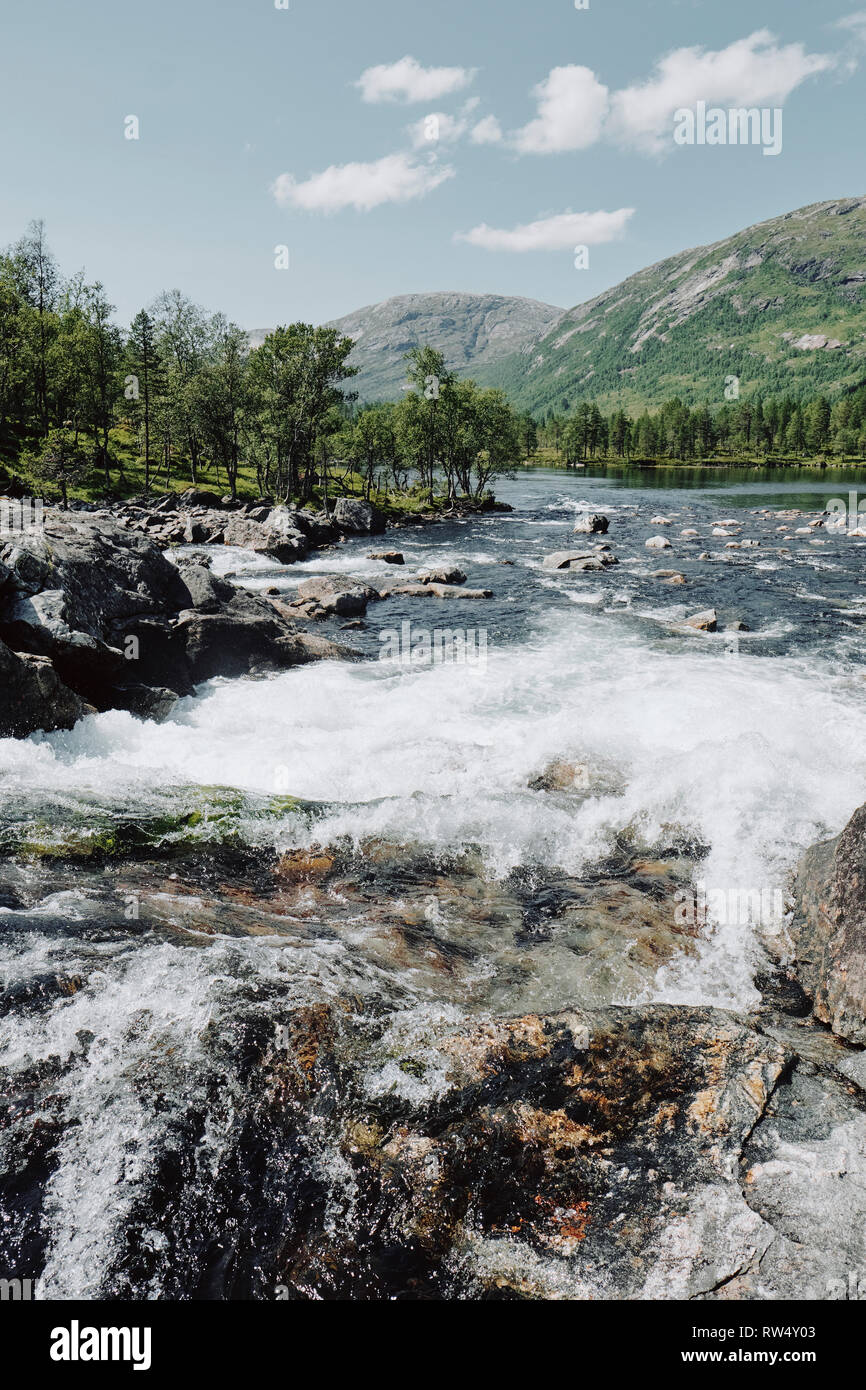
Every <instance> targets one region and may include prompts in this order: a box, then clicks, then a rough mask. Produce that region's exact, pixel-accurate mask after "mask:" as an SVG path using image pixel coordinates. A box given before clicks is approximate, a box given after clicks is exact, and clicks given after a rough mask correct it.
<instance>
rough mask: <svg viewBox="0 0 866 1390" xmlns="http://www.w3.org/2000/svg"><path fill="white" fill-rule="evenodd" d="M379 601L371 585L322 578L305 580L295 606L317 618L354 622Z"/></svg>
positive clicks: (296, 596)
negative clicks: (335, 618)
mask: <svg viewBox="0 0 866 1390" xmlns="http://www.w3.org/2000/svg"><path fill="white" fill-rule="evenodd" d="M378 597H379V593H378V591H377V590H376V589H374V588H373V587H372V586H371V585H369V584H359V583H356V582H354V581H352V580H351V579H348V580H347V579H341V578H339V577H337V576H332V575H321V576H316V578H314V579H305V580H304V582H303V584H300V585H299V586H298V588H297V591H296V595H295V600H294V602H295V604H299V605H301V606H302V607H304V608H306V609H307V610H308V611H309V613H310V615H311V616H314V617H317V618H329V617H333V616H337V617H341V618H350V617H356V616H358V615H360V614H363V613H366V611H367V605H368V603H371V602H373V601H374V600H375V599H378Z"/></svg>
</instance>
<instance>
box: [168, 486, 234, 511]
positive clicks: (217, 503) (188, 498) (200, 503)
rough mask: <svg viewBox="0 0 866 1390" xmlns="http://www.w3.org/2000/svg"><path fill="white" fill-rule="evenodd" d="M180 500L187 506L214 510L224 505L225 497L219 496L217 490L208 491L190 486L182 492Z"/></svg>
mask: <svg viewBox="0 0 866 1390" xmlns="http://www.w3.org/2000/svg"><path fill="white" fill-rule="evenodd" d="M229 500H231V499H229ZM180 501H181V502H182V503H183V505H184V506H185V507H186V508H189V507H207V508H208V509H209V510H213V511H218V510H219V508H220V507H222V505H223V498H222V497H218V496H217V494H216V493H215V492H206V491H204V490H203V489H201V488H195V487H188V488H187V489H186V492H182V493H181V494H180Z"/></svg>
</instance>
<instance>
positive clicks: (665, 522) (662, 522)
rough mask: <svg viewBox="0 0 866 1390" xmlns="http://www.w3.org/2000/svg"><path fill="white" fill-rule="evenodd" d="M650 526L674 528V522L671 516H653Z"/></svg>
mask: <svg viewBox="0 0 866 1390" xmlns="http://www.w3.org/2000/svg"><path fill="white" fill-rule="evenodd" d="M649 524H650V526H672V525H673V522H672V521H671V519H670V517H669V516H651V517H650V522H649Z"/></svg>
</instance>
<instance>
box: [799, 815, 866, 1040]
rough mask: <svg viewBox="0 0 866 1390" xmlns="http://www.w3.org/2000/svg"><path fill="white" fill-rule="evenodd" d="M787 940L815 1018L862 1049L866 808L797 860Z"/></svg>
mask: <svg viewBox="0 0 866 1390" xmlns="http://www.w3.org/2000/svg"><path fill="white" fill-rule="evenodd" d="M795 902H796V908H795V911H794V916H793V921H792V924H791V938H792V941H793V945H794V952H795V961H796V970H797V975H798V978H799V980H800V983H801V984H802V986H803V988H804V989H805V991H806V993H807V994H808V995H809V997H810V998H811V999H813V1000H814V1009H815V1015H816V1017H817V1018H819V1019H820V1020H821V1021H822V1022H823V1023H828V1024H829V1025H830V1027H831V1028H832V1030H833V1032H834V1033H836V1034H838V1035H839V1036H840V1037H842V1038H846V1039H847V1040H848V1041H849V1042H855V1043H859V1044H860V1045H861V1046H863V1045H866V806H861V807H860V809H859V810H857V811H855V812H854V815H853V816H852V818H851V820H850V821H849V822H848V824H847V826H846V827H845V829H844V830H843V831H842V833H841V835H837V836H836V838H835V839H833V840H827V841H825V842H824V843H822V844H818V845H813V846H812V847H811V849H808V850H807V851H806V853H805V854H804V855H803V857H802V858H801V860H800V863H799V866H798V870H797V879H796V885H795Z"/></svg>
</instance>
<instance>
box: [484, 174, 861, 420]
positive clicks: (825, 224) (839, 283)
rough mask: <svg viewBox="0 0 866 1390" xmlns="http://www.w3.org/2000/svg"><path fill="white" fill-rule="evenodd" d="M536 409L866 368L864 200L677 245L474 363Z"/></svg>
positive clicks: (745, 386)
mask: <svg viewBox="0 0 866 1390" xmlns="http://www.w3.org/2000/svg"><path fill="white" fill-rule="evenodd" d="M472 373H473V375H474V376H475V377H477V379H478V380H479V381H482V382H484V383H485V384H489V385H497V386H502V387H504V388H505V389H506V390H507V392H508V394H509V396H510V397H511V399H512V401H513V403H514V404H515V405H517V406H519V407H521V408H523V409H527V410H532V411H533V412H535V413H542V412H546V411H548V410H555V411H557V412H559V411H563V410H568V409H570V408H572V407H573V406H574V405H575V404H577V403H578V402H579V401H581V400H586V399H589V398H595V399H596V400H597V401H598V402H599V404H600V405H601V406H602V407H603V408H607V409H612V408H614V407H615V406H618V405H622V406H624V407H626V408H630V409H632V410H634V409H635V408H639V407H641V406H644V405H646V406H650V407H652V406H655V405H659V404H660V403H661V402H662V401H664V400H667V399H669V398H670V397H672V396H680V397H682V399H683V400H684V401H685V402H686V403H687V404H690V405H695V404H698V403H700V402H702V401H704V400H707V401H709V402H710V404H711V405H712V404H713V403H715V402H719V401H721V400H722V399H723V398H724V391H725V379H726V377H729V376H737V377H739V378H740V392H741V394H743V395H745V394H748V393H750V392H752V391H754V390H756V389H760V390H762V391H764V392H765V393H770V394H784V393H785V392H791V393H792V394H797V393H800V392H803V393H804V394H814V393H815V392H816V391H817V390H823V391H825V392H827V394H830V395H832V394H834V393H835V392H838V391H839V390H841V389H844V388H845V387H846V386H849V385H852V384H853V383H854V382H857V381H862V380H863V379H864V377H866V198H843V199H837V200H836V201H834V202H828V203H814V204H812V205H811V206H810V207H805V208H800V209H799V210H798V211H796V212H789V213H787V214H786V215H785V216H783V217H775V218H772V219H771V220H770V221H769V222H762V223H759V224H758V225H757V226H754V227H749V228H747V229H746V230H745V231H743V232H739V233H737V235H736V236H731V237H727V238H725V240H724V241H718V242H715V243H714V244H713V245H711V246H702V247H698V248H697V249H695V250H691V251H682V252H680V254H679V255H676V256H671V257H670V258H669V259H668V260H665V261H660V262H659V263H658V264H657V265H653V266H650V267H649V269H647V270H641V271H639V272H638V274H637V275H632V276H630V277H629V279H627V280H624V281H623V282H622V283H621V284H619V285H617V286H616V287H615V288H614V289H611V290H607V291H606V292H605V293H604V294H600V295H597V296H596V298H595V299H591V300H589V301H588V302H587V303H584V304H579V305H577V307H576V308H574V309H569V310H568V311H567V312H566V313H564V314H561V315H560V316H559V318H558V319H557V321H556V323H555V324H552V325H550V326H548V327H547V328H546V329H544V330H542V332H541V333H539V334H538V335H537V336H536V337H535V338H534V340H533V341H531V342H529V343H525V344H524V345H523V346H522V347H521V348H520V349H519V350H518V351H517V352H515V353H512V354H510V355H509V356H508V357H506V358H504V359H502V358H500V359H499V360H497V361H496V362H494V363H489V362H487V363H484V362H480V361H479V366H478V369H476V365H475V363H473V364H472Z"/></svg>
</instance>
